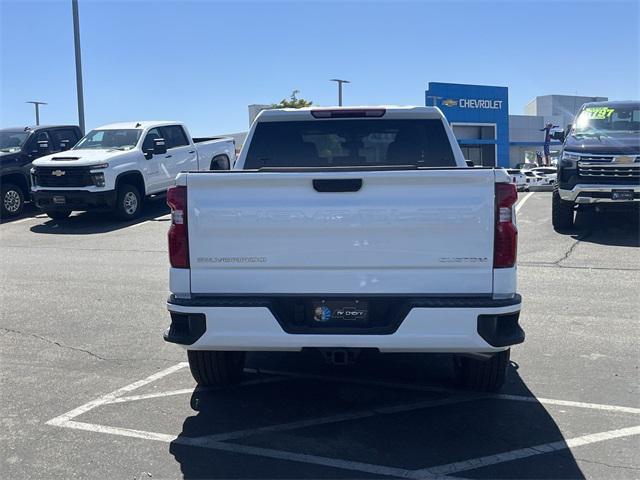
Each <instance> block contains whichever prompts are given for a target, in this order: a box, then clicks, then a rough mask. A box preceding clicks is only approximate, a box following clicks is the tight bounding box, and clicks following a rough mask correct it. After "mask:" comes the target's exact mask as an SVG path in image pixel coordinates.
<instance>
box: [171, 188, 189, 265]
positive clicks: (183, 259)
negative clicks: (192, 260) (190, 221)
mask: <svg viewBox="0 0 640 480" xmlns="http://www.w3.org/2000/svg"><path fill="white" fill-rule="evenodd" d="M167 205H169V207H171V226H170V227H169V235H168V237H169V262H171V266H172V267H174V268H189V235H188V232H187V187H171V188H170V189H169V190H168V191H167Z"/></svg>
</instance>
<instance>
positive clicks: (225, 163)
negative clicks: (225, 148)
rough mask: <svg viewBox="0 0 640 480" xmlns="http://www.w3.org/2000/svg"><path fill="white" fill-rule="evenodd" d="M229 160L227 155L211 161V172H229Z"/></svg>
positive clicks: (216, 157) (218, 156)
mask: <svg viewBox="0 0 640 480" xmlns="http://www.w3.org/2000/svg"><path fill="white" fill-rule="evenodd" d="M229 169H230V165H229V159H228V158H227V156H226V155H217V156H215V157H213V159H212V160H211V166H210V168H209V170H229Z"/></svg>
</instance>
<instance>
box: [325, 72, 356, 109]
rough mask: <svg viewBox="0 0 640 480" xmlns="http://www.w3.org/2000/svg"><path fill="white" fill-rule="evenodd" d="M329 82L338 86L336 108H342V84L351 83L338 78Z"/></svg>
mask: <svg viewBox="0 0 640 480" xmlns="http://www.w3.org/2000/svg"><path fill="white" fill-rule="evenodd" d="M329 81H330V82H336V83H337V84H338V106H339V107H341V106H342V84H343V83H351V82H350V81H349V80H340V79H339V78H332V79H331V80H329Z"/></svg>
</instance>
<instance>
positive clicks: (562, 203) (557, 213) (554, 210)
mask: <svg viewBox="0 0 640 480" xmlns="http://www.w3.org/2000/svg"><path fill="white" fill-rule="evenodd" d="M573 205H574V204H573V202H569V201H567V200H562V198H560V192H558V186H557V185H555V186H554V187H553V196H552V198H551V223H552V224H553V229H554V230H555V231H556V232H565V231H567V230H571V229H572V228H573V225H574V220H573V218H574V208H573Z"/></svg>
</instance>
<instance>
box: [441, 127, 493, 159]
mask: <svg viewBox="0 0 640 480" xmlns="http://www.w3.org/2000/svg"><path fill="white" fill-rule="evenodd" d="M451 127H452V128H453V133H454V134H455V136H456V139H457V140H458V143H459V144H460V149H461V150H462V155H463V156H464V158H465V159H466V160H471V161H472V162H473V164H474V165H482V166H489V167H493V166H495V165H496V145H495V144H494V143H490V144H477V143H475V142H468V143H467V142H465V140H466V141H469V140H471V141H473V140H495V139H496V126H495V125H485V124H455V123H453V124H452V125H451Z"/></svg>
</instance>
